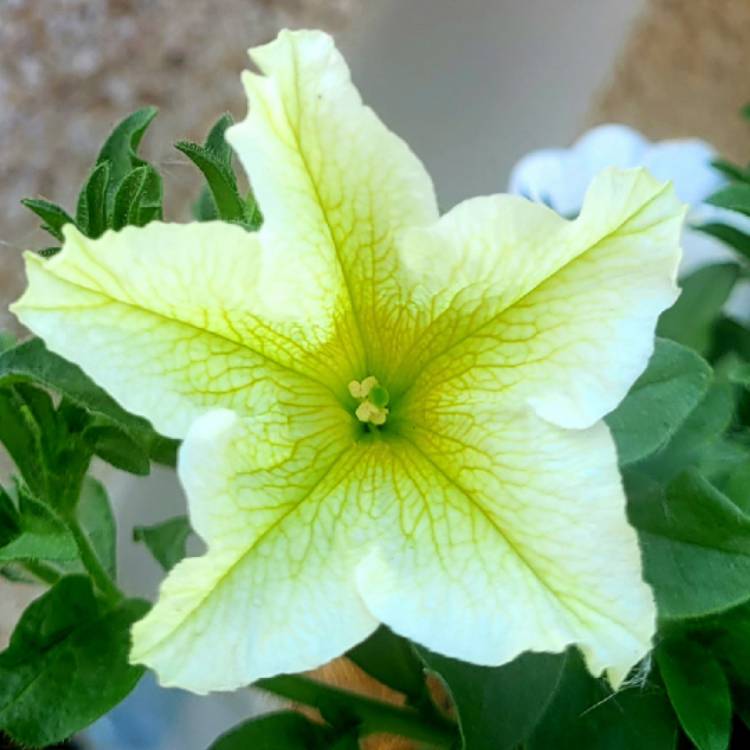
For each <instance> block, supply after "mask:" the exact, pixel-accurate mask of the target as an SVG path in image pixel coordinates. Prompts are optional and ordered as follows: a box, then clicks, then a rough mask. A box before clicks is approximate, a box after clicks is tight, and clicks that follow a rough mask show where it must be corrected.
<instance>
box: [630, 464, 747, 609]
mask: <svg viewBox="0 0 750 750" xmlns="http://www.w3.org/2000/svg"><path fill="white" fill-rule="evenodd" d="M626 488H627V493H628V516H629V518H630V521H631V523H632V524H633V526H635V527H636V529H638V533H639V537H640V540H641V547H642V551H643V565H644V577H645V579H646V580H647V581H648V583H649V584H651V586H652V587H653V589H654V595H655V597H656V602H657V608H658V611H659V615H660V617H661V618H665V619H680V618H686V617H701V616H705V615H709V614H712V613H716V612H720V611H722V610H725V609H729V608H731V607H734V606H737V605H738V604H740V603H742V602H744V601H746V600H748V599H750V517H748V516H747V515H745V514H744V513H743V512H742V511H741V510H740V509H739V508H738V507H737V506H736V505H735V504H734V503H732V501H731V500H730V499H729V498H727V497H726V496H725V495H723V494H722V493H721V492H719V490H717V489H716V488H715V487H713V486H712V485H711V484H710V483H709V482H708V481H706V480H705V479H704V478H703V477H701V476H700V475H699V474H697V473H696V472H695V471H693V470H689V471H686V472H685V473H683V474H681V475H680V476H678V477H677V478H676V479H674V480H673V481H672V482H670V483H669V485H668V486H667V488H666V491H664V489H663V488H662V486H661V485H660V484H658V483H656V482H653V481H652V480H648V479H646V478H645V477H635V476H630V477H628V481H627V483H626Z"/></svg>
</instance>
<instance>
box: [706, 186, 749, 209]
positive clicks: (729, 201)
mask: <svg viewBox="0 0 750 750" xmlns="http://www.w3.org/2000/svg"><path fill="white" fill-rule="evenodd" d="M706 203H709V204H711V205H712V206H719V208H728V209H729V210H730V211H739V212H740V213H743V214H747V215H750V185H747V184H745V183H735V184H734V185H728V186H727V187H725V188H722V189H721V190H719V191H718V192H716V193H714V194H713V195H712V196H711V197H710V198H708V199H707V200H706Z"/></svg>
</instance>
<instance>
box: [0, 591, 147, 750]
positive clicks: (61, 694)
mask: <svg viewBox="0 0 750 750" xmlns="http://www.w3.org/2000/svg"><path fill="white" fill-rule="evenodd" d="M147 609H148V604H147V603H146V602H142V601H138V600H134V599H130V600H124V601H121V602H119V603H118V604H116V605H114V606H110V607H106V606H105V605H103V604H102V603H100V602H99V601H97V600H96V599H95V597H94V593H93V590H92V588H91V582H90V581H89V579H88V578H85V577H83V576H70V577H67V578H63V579H61V580H60V581H59V582H58V583H57V584H56V585H55V586H54V587H53V588H51V589H50V590H49V591H48V592H47V593H45V594H44V595H43V596H41V597H40V598H39V599H37V600H36V601H34V602H33V603H32V604H31V606H29V608H28V609H27V610H26V611H25V612H24V614H23V615H22V617H21V620H20V621H19V623H18V625H17V626H16V629H15V631H14V632H13V635H12V637H11V641H10V645H9V646H8V648H7V649H6V650H5V651H3V652H2V653H0V730H2V731H4V732H6V733H7V734H8V735H9V736H10V737H11V738H12V739H14V740H15V741H16V742H18V743H20V744H24V745H31V746H34V747H40V746H45V745H49V744H53V743H57V742H61V741H63V740H64V739H67V738H68V737H70V735H72V734H73V733H74V732H77V731H79V730H80V729H83V728H84V727H86V726H88V725H89V724H91V723H92V722H93V721H95V720H96V719H98V718H99V717H100V716H101V715H103V714H104V713H106V712H107V711H109V710H110V709H111V708H113V707H114V706H116V705H117V704H118V703H119V702H120V701H121V700H122V699H123V698H124V697H125V696H126V695H127V694H128V693H129V692H130V691H131V690H132V689H133V687H135V685H136V683H137V682H138V680H139V679H140V677H141V675H142V674H143V668H142V667H134V666H131V665H130V664H129V663H128V659H127V656H128V650H129V647H130V646H129V629H130V626H131V625H132V623H133V622H134V621H135V620H137V619H139V618H141V617H142V616H143V615H144V614H145V612H146V610H147Z"/></svg>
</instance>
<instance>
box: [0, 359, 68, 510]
mask: <svg viewBox="0 0 750 750" xmlns="http://www.w3.org/2000/svg"><path fill="white" fill-rule="evenodd" d="M10 351H12V350H10ZM2 356H3V355H1V354H0V357H2ZM56 436H57V423H56V415H55V409H54V405H53V403H52V399H51V398H50V396H49V394H47V393H46V392H45V391H42V390H39V389H38V388H33V387H31V386H29V385H26V384H24V383H19V384H16V385H13V386H6V387H4V388H0V442H2V443H3V445H4V446H5V448H6V450H7V452H8V454H9V455H10V457H11V459H12V460H13V463H14V464H15V465H16V467H17V468H18V471H19V472H20V473H21V476H23V478H24V479H25V480H26V483H27V484H28V486H29V487H30V488H31V491H32V492H33V493H34V494H35V495H37V496H38V497H46V496H47V495H48V494H49V491H50V486H49V476H48V467H49V464H50V462H51V453H52V449H51V446H50V443H52V444H54V443H55V439H56Z"/></svg>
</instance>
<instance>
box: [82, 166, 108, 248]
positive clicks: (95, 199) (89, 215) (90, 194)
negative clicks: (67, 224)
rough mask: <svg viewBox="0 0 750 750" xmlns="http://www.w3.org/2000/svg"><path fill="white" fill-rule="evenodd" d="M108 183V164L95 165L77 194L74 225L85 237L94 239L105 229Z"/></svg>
mask: <svg viewBox="0 0 750 750" xmlns="http://www.w3.org/2000/svg"><path fill="white" fill-rule="evenodd" d="M109 182H110V166H109V162H102V163H97V165H96V166H95V167H94V171H93V172H92V173H91V175H90V176H89V178H88V180H87V181H86V184H85V185H84V186H83V189H82V190H81V192H80V193H79V194H78V205H77V206H76V224H77V225H78V228H79V229H80V230H81V231H82V232H83V233H84V234H85V235H86V236H87V237H91V238H93V239H95V238H96V237H99V236H100V235H101V234H102V233H103V232H104V230H105V229H106V228H107V190H108V188H109Z"/></svg>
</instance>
